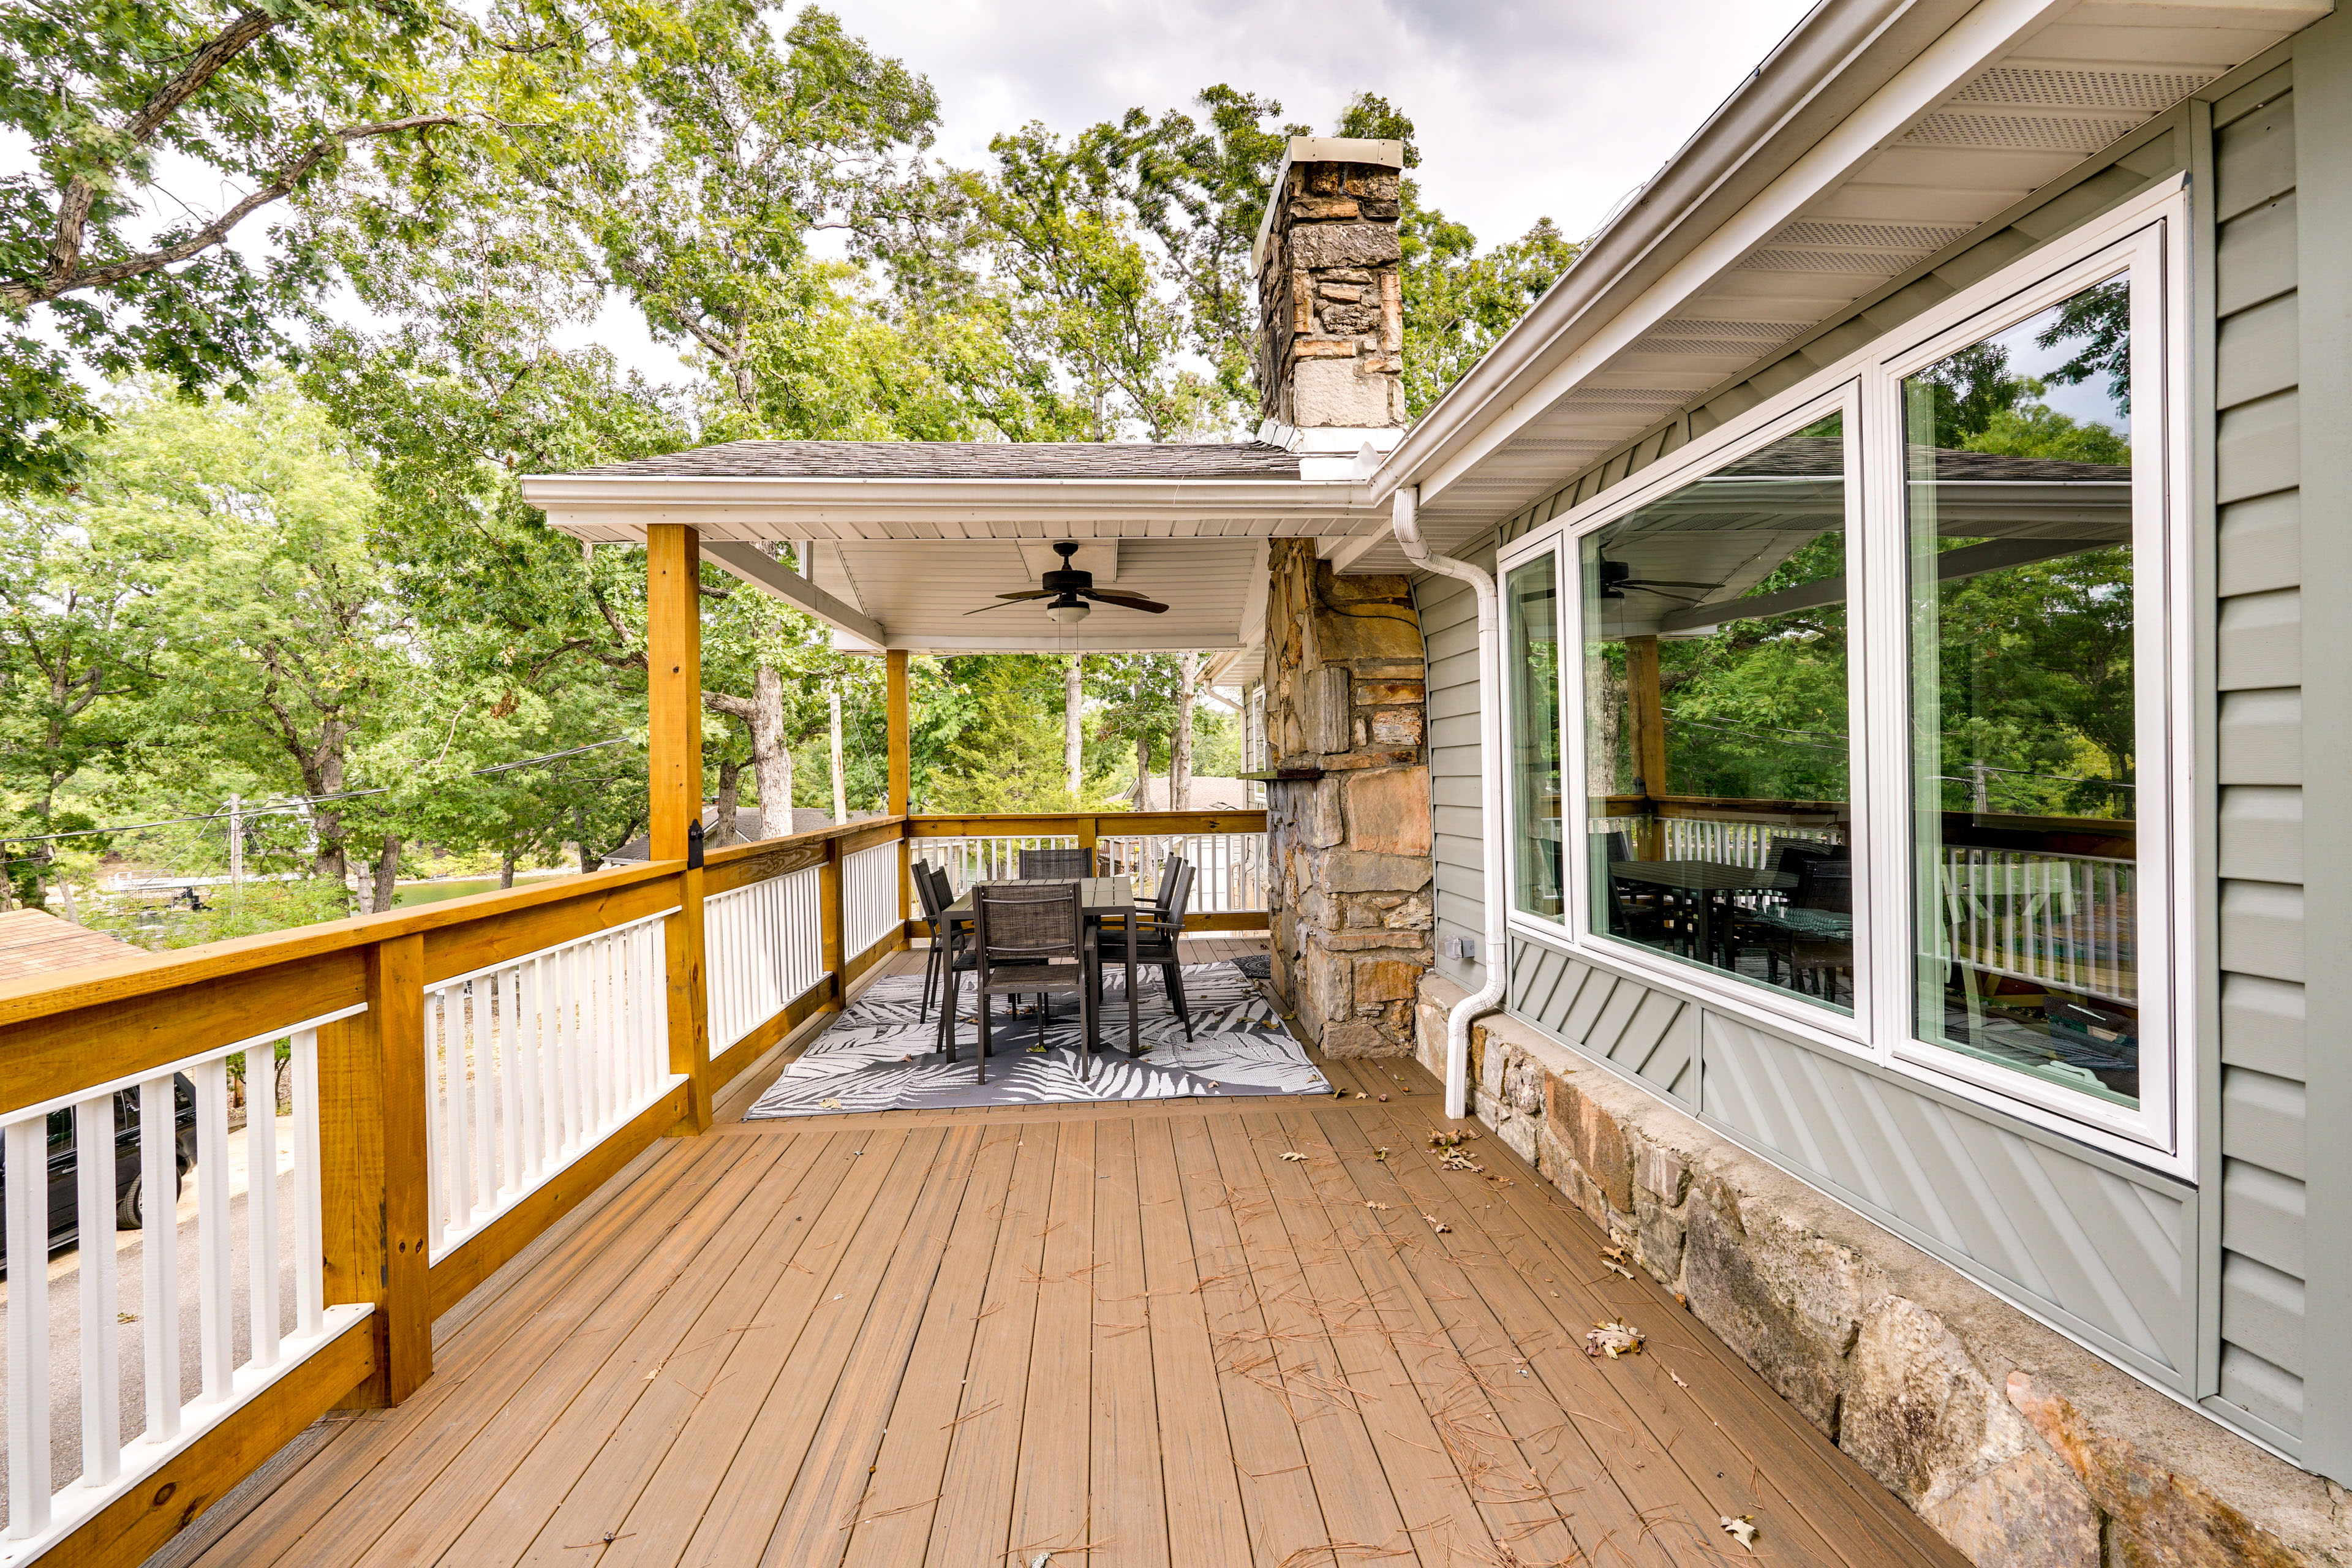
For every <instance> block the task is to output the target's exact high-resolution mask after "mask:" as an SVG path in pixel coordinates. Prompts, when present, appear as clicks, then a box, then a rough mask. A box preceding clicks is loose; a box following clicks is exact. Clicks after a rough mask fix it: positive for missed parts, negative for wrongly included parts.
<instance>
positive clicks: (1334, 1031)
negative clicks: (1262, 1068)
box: [1265, 539, 1435, 1056]
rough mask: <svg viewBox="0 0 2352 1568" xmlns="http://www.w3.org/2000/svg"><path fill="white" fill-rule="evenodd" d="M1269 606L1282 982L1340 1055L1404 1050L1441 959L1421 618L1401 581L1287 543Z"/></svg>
mask: <svg viewBox="0 0 2352 1568" xmlns="http://www.w3.org/2000/svg"><path fill="white" fill-rule="evenodd" d="M1273 574H1274V581H1273V584H1272V585H1271V591H1270V592H1269V594H1268V596H1267V604H1266V660H1265V668H1266V689H1265V692H1266V699H1265V721H1266V740H1267V750H1268V751H1269V752H1272V753H1273V756H1274V758H1275V764H1276V767H1278V768H1283V769H1300V768H1319V769H1321V770H1323V776H1322V777H1321V778H1319V779H1315V780H1311V781H1309V780H1302V781H1297V782H1276V783H1273V784H1268V785H1267V786H1266V833H1267V837H1268V843H1269V847H1270V848H1271V852H1272V858H1273V875H1274V878H1275V897H1274V930H1273V937H1274V943H1273V945H1274V984H1275V988H1276V992H1277V993H1278V994H1280V995H1281V996H1282V997H1283V998H1284V1000H1285V1001H1286V1003H1287V1004H1288V1005H1289V1006H1290V1008H1291V1010H1292V1013H1293V1015H1294V1016H1296V1017H1297V1021H1298V1023H1299V1024H1300V1026H1302V1027H1303V1028H1304V1030H1305V1031H1306V1033H1307V1038H1308V1041H1309V1043H1311V1044H1313V1045H1315V1046H1317V1047H1319V1048H1321V1049H1322V1050H1324V1051H1326V1052H1328V1053H1329V1054H1330V1055H1332V1056H1405V1055H1410V1054H1411V1053H1412V1036H1413V995H1414V991H1415V987H1416V986H1417V985H1418V984H1420V981H1421V977H1422V974H1423V972H1424V971H1426V970H1427V969H1428V968H1429V966H1430V962H1431V960H1432V959H1433V957H1434V956H1435V954H1434V952H1433V947H1432V942H1433V929H1434V926H1435V921H1434V918H1433V908H1432V903H1431V899H1432V889H1431V886H1430V883H1431V878H1432V863H1431V860H1430V809H1429V806H1430V802H1429V768H1428V766H1427V764H1426V762H1425V760H1424V758H1423V750H1422V742H1423V707H1422V702H1423V689H1424V688H1423V679H1424V677H1425V676H1426V674H1427V665H1426V664H1425V662H1424V660H1423V649H1422V641H1421V622H1420V618H1419V617H1418V616H1416V615H1415V614H1414V611H1413V607H1412V590H1411V587H1410V585H1409V584H1407V583H1406V581H1405V580H1404V579H1403V578H1402V577H1370V576H1368V577H1343V576H1339V575H1337V574H1334V573H1333V572H1332V571H1331V569H1330V567H1329V566H1328V564H1326V563H1323V562H1321V561H1319V560H1318V559H1317V558H1316V552H1315V542H1314V541H1313V540H1311V539H1306V540H1300V539H1278V540H1276V541H1275V542H1274V549H1273Z"/></svg>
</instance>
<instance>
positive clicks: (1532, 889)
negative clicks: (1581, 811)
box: [1503, 555, 1565, 920]
mask: <svg viewBox="0 0 2352 1568" xmlns="http://www.w3.org/2000/svg"><path fill="white" fill-rule="evenodd" d="M1503 593H1504V598H1505V600H1506V601H1507V606H1508V609H1509V612H1510V654H1509V658H1510V661H1511V747H1512V758H1513V766H1512V770H1511V777H1512V779H1513V781H1514V788H1515V790H1516V792H1517V799H1516V800H1515V801H1514V802H1513V806H1514V810H1513V813H1512V821H1513V823H1514V824H1515V825H1516V834H1515V846H1514V852H1515V855H1516V857H1517V864H1516V867H1515V870H1516V873H1517V874H1516V877H1515V879H1514V884H1513V885H1514V887H1515V889H1516V895H1517V903H1518V908H1519V909H1520V910H1521V911H1523V912H1524V913H1527V914H1531V915H1541V916H1543V917H1544V918H1545V919H1547V920H1558V919H1559V918H1560V912H1561V910H1562V909H1563V908H1564V907H1565V904H1564V900H1563V899H1562V898H1561V869H1560V867H1561V849H1560V844H1561V834H1560V826H1559V824H1560V815H1559V771H1560V770H1559V613H1558V600H1559V585H1558V573H1557V571H1556V569H1555V567H1554V565H1553V562H1552V558H1551V557H1550V556H1549V555H1545V556H1541V557H1539V558H1538V559H1536V560H1534V561H1530V562H1528V563H1527V564H1526V565H1524V566H1521V567H1519V568H1517V570H1515V571H1514V572H1512V573H1511V574H1510V576H1509V577H1508V578H1507V579H1506V585H1505V587H1504V591H1503Z"/></svg>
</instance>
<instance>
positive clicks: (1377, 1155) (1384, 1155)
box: [1372, 1143, 1389, 1164]
mask: <svg viewBox="0 0 2352 1568" xmlns="http://www.w3.org/2000/svg"><path fill="white" fill-rule="evenodd" d="M1388 1157H1389V1146H1388V1145H1387V1144H1385V1143H1383V1144H1381V1146H1380V1147H1379V1148H1377V1149H1375V1150H1373V1151H1372V1158H1373V1159H1375V1160H1378V1161H1380V1162H1381V1163H1383V1164H1385V1163H1387V1162H1388Z"/></svg>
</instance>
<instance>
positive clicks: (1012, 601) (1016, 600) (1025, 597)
mask: <svg viewBox="0 0 2352 1568" xmlns="http://www.w3.org/2000/svg"><path fill="white" fill-rule="evenodd" d="M1045 597H1047V595H1044V594H999V595H997V598H998V600H999V601H1000V602H999V603H997V604H993V605H982V606H981V607H980V608H979V609H977V610H966V611H965V612H964V614H965V615H967V616H984V615H986V614H987V613H988V612H989V611H991V610H1009V609H1011V608H1012V607H1013V605H1022V604H1026V603H1028V602H1029V601H1030V600H1032V599H1043V598H1045Z"/></svg>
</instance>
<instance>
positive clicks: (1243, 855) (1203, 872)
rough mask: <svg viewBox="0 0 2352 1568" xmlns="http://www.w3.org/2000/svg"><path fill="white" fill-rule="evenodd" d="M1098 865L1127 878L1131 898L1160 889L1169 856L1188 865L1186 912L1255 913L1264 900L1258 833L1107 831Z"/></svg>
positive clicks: (1263, 858)
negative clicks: (1132, 893)
mask: <svg viewBox="0 0 2352 1568" xmlns="http://www.w3.org/2000/svg"><path fill="white" fill-rule="evenodd" d="M1099 842H1100V845H1101V851H1102V861H1103V868H1104V869H1105V870H1106V871H1107V872H1108V873H1109V874H1110V875H1112V876H1115V877H1117V876H1132V877H1133V878H1134V879H1135V896H1136V897H1137V898H1139V899H1149V898H1152V897H1154V896H1156V895H1157V894H1158V893H1159V891H1160V868H1161V867H1162V866H1164V865H1166V864H1167V862H1168V857H1169V856H1171V855H1181V856H1182V857H1184V858H1185V859H1186V860H1187V861H1189V862H1190V863H1191V864H1192V901H1191V903H1190V904H1189V906H1188V907H1187V909H1186V911H1185V912H1187V913H1188V914H1219V915H1223V914H1254V913H1256V912H1258V911H1261V910H1265V908H1266V907H1267V903H1266V883H1267V877H1266V864H1267V862H1266V844H1265V834H1263V833H1122V834H1109V833H1106V834H1104V835H1103V836H1102V837H1101V839H1100V841H1099Z"/></svg>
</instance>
